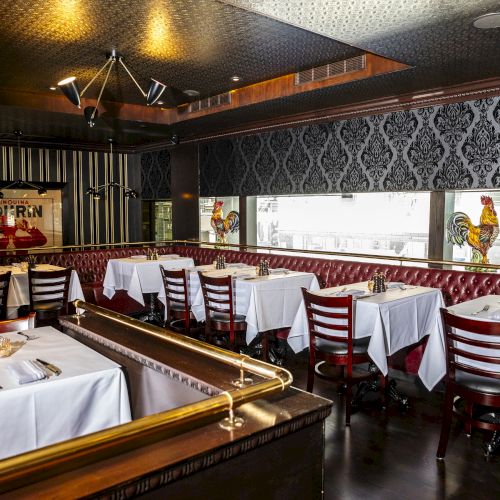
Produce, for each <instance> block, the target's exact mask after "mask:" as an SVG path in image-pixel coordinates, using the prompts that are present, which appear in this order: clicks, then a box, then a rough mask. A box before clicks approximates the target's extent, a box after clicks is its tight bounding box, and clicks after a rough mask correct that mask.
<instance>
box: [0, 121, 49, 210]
mask: <svg viewBox="0 0 500 500" xmlns="http://www.w3.org/2000/svg"><path fill="white" fill-rule="evenodd" d="M14 135H15V136H16V137H17V161H18V162H19V167H20V166H21V137H22V136H23V131H22V130H14ZM20 171H21V168H19V172H20ZM11 188H18V189H22V188H28V189H36V190H37V192H38V194H39V195H40V196H47V189H45V188H44V187H43V186H39V185H38V184H33V183H32V182H29V181H23V180H22V179H17V180H15V181H12V182H11V183H10V184H7V185H6V186H4V187H3V188H2V189H11ZM3 197H4V194H3V193H2V191H1V190H0V200H1V199H3Z"/></svg>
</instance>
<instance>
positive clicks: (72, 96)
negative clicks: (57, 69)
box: [57, 76, 80, 107]
mask: <svg viewBox="0 0 500 500" xmlns="http://www.w3.org/2000/svg"><path fill="white" fill-rule="evenodd" d="M57 86H58V87H59V88H60V89H61V90H62V92H63V94H64V95H65V96H66V97H67V98H68V99H69V100H70V101H71V102H72V103H73V104H74V105H75V106H78V107H80V89H79V88H78V84H77V83H76V76H70V77H69V78H65V79H64V80H61V81H60V82H58V84H57Z"/></svg>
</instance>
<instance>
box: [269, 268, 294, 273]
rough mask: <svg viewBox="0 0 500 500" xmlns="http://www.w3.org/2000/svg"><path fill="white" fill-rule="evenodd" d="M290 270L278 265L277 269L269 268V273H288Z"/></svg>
mask: <svg viewBox="0 0 500 500" xmlns="http://www.w3.org/2000/svg"><path fill="white" fill-rule="evenodd" d="M289 272H290V271H289V270H288V269H285V268H284V267H277V268H276V269H269V274H282V273H284V274H288V273H289Z"/></svg>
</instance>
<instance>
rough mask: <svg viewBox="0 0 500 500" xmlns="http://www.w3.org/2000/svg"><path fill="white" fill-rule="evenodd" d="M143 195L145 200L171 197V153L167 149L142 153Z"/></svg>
mask: <svg viewBox="0 0 500 500" xmlns="http://www.w3.org/2000/svg"><path fill="white" fill-rule="evenodd" d="M141 197H142V199H143V200H164V199H167V198H170V197H171V190H170V153H169V152H168V151H167V150H163V151H153V152H151V153H142V155H141Z"/></svg>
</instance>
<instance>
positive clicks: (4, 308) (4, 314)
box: [0, 271, 11, 320]
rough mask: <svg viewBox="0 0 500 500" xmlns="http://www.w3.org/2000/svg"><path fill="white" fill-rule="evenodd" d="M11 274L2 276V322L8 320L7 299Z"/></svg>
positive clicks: (0, 307)
mask: <svg viewBox="0 0 500 500" xmlns="http://www.w3.org/2000/svg"><path fill="white" fill-rule="evenodd" d="M10 276H11V272H10V271H9V272H7V273H4V274H0V320H4V319H7V299H8V296H9V285H10Z"/></svg>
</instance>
